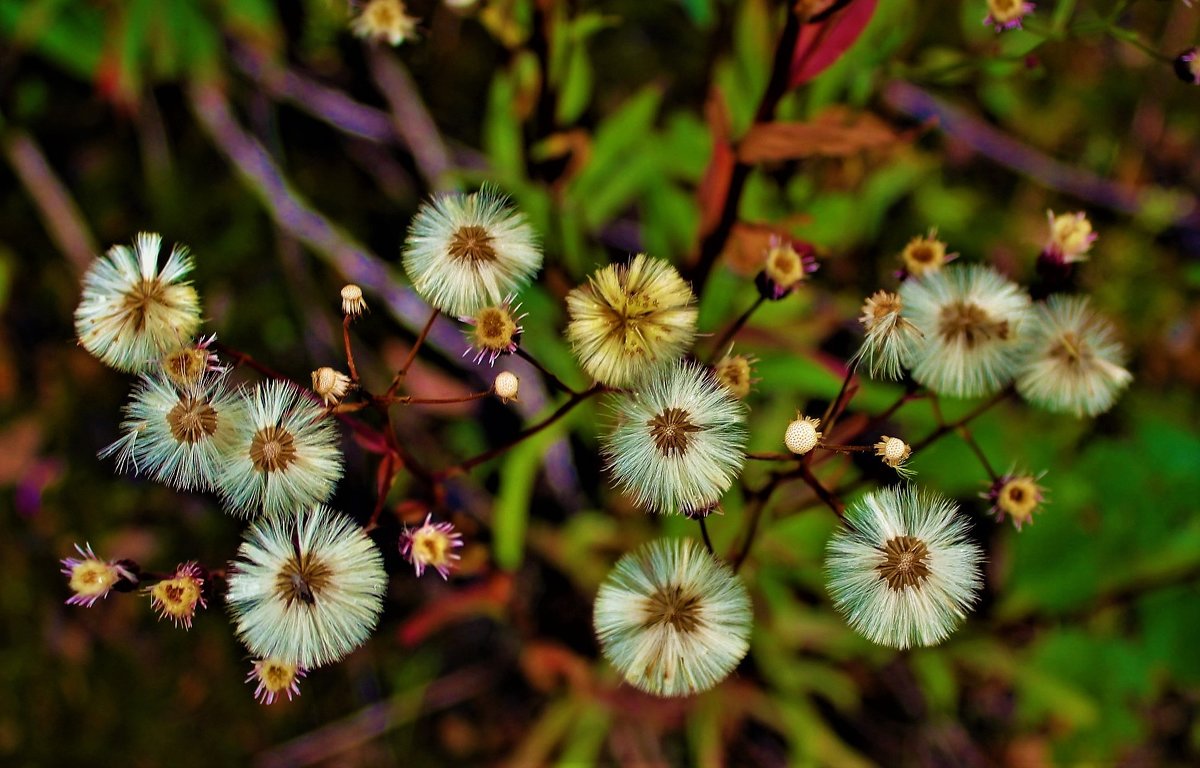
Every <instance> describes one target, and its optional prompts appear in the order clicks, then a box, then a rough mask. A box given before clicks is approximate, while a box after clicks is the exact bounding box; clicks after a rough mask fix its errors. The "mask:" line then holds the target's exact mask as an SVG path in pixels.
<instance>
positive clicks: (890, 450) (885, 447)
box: [875, 435, 914, 478]
mask: <svg viewBox="0 0 1200 768" xmlns="http://www.w3.org/2000/svg"><path fill="white" fill-rule="evenodd" d="M875 455H876V456H878V457H879V458H880V459H882V460H883V463H884V464H887V465H888V466H889V467H891V468H892V469H894V470H896V474H898V475H900V477H905V478H908V477H912V476H913V474H914V473H913V471H912V470H911V469H909V468H908V467H907V466H906V464H907V462H908V458H909V457H910V456H912V446H911V445H909V444H908V443H906V442H904V441H903V440H901V439H900V438H898V437H888V436H887V435H883V436H881V437H880V438H879V442H878V443H875Z"/></svg>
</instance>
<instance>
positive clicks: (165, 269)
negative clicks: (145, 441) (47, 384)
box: [75, 232, 200, 372]
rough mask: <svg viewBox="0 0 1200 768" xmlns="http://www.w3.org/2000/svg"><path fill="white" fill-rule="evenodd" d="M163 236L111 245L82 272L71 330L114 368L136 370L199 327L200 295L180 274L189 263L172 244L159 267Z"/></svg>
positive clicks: (183, 341)
mask: <svg viewBox="0 0 1200 768" xmlns="http://www.w3.org/2000/svg"><path fill="white" fill-rule="evenodd" d="M161 247H162V237H160V236H159V235H155V234H150V233H146V232H143V233H140V234H139V235H138V236H137V237H135V238H134V241H133V248H132V249H131V248H129V247H128V246H125V245H114V246H113V247H112V248H110V249H109V250H108V253H107V254H105V255H104V256H101V257H99V258H97V259H96V260H95V261H93V262H92V264H91V266H90V267H88V270H87V272H86V273H85V274H84V276H83V297H82V299H81V300H80V302H79V307H78V308H77V309H76V310H75V335H76V336H77V337H78V338H79V343H80V344H81V345H83V348H84V349H86V350H87V351H88V352H90V353H91V354H92V355H94V356H95V357H96V358H98V359H99V360H100V361H102V362H103V363H105V364H106V365H109V366H111V367H113V368H116V369H117V370H119V371H129V372H138V371H144V370H147V369H149V368H151V367H152V366H156V365H158V363H159V361H160V360H161V359H162V357H163V356H164V355H166V354H168V353H171V352H174V351H176V350H178V349H180V348H181V347H183V346H184V345H186V344H188V343H189V342H190V341H191V339H192V337H193V336H195V334H196V331H197V329H199V327H200V297H199V295H198V294H197V293H196V289H195V288H194V287H193V286H192V284H191V283H189V282H186V281H185V280H184V277H186V276H187V274H188V273H189V272H191V271H192V268H193V266H194V264H193V261H192V258H191V256H189V255H188V249H187V247H185V246H182V245H176V246H175V247H174V248H173V249H172V250H171V254H170V256H168V257H167V261H166V263H165V264H163V265H162V268H161V269H160V268H159V265H158V260H159V250H160V248H161Z"/></svg>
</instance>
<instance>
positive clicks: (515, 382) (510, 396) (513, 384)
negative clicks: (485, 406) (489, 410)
mask: <svg viewBox="0 0 1200 768" xmlns="http://www.w3.org/2000/svg"><path fill="white" fill-rule="evenodd" d="M520 388H521V380H520V379H519V378H517V375H516V374H515V373H512V372H511V371H501V372H500V373H498V374H496V381H495V382H494V383H493V384H492V391H493V392H495V393H496V397H498V398H500V399H501V400H503V401H504V402H506V403H507V402H508V401H509V400H516V399H517V391H518V390H519V389H520Z"/></svg>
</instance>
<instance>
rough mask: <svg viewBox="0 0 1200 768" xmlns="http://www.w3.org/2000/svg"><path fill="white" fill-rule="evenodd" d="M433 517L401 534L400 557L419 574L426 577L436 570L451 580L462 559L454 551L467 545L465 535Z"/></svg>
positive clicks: (428, 516)
mask: <svg viewBox="0 0 1200 768" xmlns="http://www.w3.org/2000/svg"><path fill="white" fill-rule="evenodd" d="M432 518H433V515H431V514H429V515H425V522H424V523H422V524H421V525H420V526H419V527H417V528H414V529H412V530H409V529H408V528H407V527H405V529H404V532H403V533H402V534H400V554H401V555H404V557H405V558H407V559H408V561H409V562H410V563H412V565H413V568H414V569H415V570H416V572H417V576H420V575H421V574H423V573H425V569H426V568H433V569H434V570H435V571H437V572H438V573H439V574H440V575H441V577H442V578H443V579H447V578H449V577H450V569H451V568H452V567H454V562H455V561H456V560H458V559H459V555H458V553H457V552H455V551H454V550H456V549H458V548H459V547H461V546H462V545H463V541H462V534H461V533H459V532H457V531H455V530H454V525H453V524H451V523H448V522H442V523H434V522H433V521H432Z"/></svg>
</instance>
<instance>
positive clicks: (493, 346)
mask: <svg viewBox="0 0 1200 768" xmlns="http://www.w3.org/2000/svg"><path fill="white" fill-rule="evenodd" d="M516 333H517V321H516V320H515V319H514V318H513V316H512V313H511V312H509V311H508V310H507V309H505V308H504V307H488V308H486V309H483V310H481V311H480V312H479V314H478V315H477V316H476V317H475V331H474V333H473V334H472V336H473V339H474V342H475V346H477V347H479V348H480V349H487V350H493V351H502V350H506V349H508V348H509V347H510V346H512V343H513V337H514V336H516Z"/></svg>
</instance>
